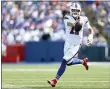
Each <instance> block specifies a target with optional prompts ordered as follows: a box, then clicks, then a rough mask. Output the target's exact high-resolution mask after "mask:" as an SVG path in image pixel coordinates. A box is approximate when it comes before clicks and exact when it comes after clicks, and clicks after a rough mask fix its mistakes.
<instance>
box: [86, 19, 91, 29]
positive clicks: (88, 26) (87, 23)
mask: <svg viewBox="0 0 110 89" xmlns="http://www.w3.org/2000/svg"><path fill="white" fill-rule="evenodd" d="M85 19H86V23H85V25H86V27H87V29H92V27H91V25H90V23H89V20H88V18H87V17H86V18H85Z"/></svg>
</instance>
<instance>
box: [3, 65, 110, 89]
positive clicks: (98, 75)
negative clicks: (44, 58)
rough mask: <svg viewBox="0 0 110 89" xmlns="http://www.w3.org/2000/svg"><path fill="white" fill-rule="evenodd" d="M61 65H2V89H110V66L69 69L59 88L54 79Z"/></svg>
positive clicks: (71, 67)
mask: <svg viewBox="0 0 110 89" xmlns="http://www.w3.org/2000/svg"><path fill="white" fill-rule="evenodd" d="M59 66H60V64H2V89H110V65H102V64H101V65H90V68H89V70H88V71H86V70H85V68H84V67H83V66H82V65H75V66H70V67H67V70H66V72H65V73H64V75H63V76H62V78H61V79H60V80H59V82H58V84H57V86H56V87H55V88H52V87H51V86H50V85H49V84H48V83H47V80H48V79H52V78H54V76H55V75H56V72H57V69H58V68H59Z"/></svg>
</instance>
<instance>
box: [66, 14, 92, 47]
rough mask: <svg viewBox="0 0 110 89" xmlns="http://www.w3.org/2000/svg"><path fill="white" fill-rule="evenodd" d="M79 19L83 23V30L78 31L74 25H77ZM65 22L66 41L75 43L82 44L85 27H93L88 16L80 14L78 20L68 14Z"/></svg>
mask: <svg viewBox="0 0 110 89" xmlns="http://www.w3.org/2000/svg"><path fill="white" fill-rule="evenodd" d="M77 21H78V22H79V23H80V24H81V25H82V27H81V30H80V31H79V32H77V33H76V32H75V30H74V28H73V29H72V27H74V26H75V24H76V22H77ZM64 24H65V29H66V38H65V41H66V42H69V43H72V44H74V45H78V44H81V42H82V38H83V30H84V29H85V27H86V28H87V29H88V28H91V26H90V24H89V21H88V18H87V17H86V16H80V17H79V19H78V20H75V19H74V17H72V16H70V15H66V16H65V17H64Z"/></svg>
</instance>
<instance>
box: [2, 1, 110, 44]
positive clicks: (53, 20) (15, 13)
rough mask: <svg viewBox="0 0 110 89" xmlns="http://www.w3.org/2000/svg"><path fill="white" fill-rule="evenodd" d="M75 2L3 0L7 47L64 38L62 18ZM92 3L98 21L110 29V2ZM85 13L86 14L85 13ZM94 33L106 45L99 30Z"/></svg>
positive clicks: (3, 31) (83, 4) (3, 23)
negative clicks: (7, 0) (100, 37)
mask: <svg viewBox="0 0 110 89" xmlns="http://www.w3.org/2000/svg"><path fill="white" fill-rule="evenodd" d="M71 3H72V2H59V1H44V2H37V1H33V2H32V1H29V2H23V1H16V2H11V1H10V2H5V1H2V14H1V23H2V28H1V29H2V43H3V46H4V44H16V43H20V44H24V43H25V42H28V41H40V40H51V41H56V40H64V39H65V26H64V22H63V19H62V18H63V17H64V15H65V14H66V13H68V12H69V6H70V5H71ZM81 4H82V6H83V7H84V6H87V3H86V2H81ZM88 5H89V6H91V11H92V12H93V13H94V14H95V16H96V18H97V21H98V22H97V23H98V24H100V25H101V26H103V27H104V28H105V29H107V30H108V29H109V30H110V9H109V8H110V3H108V2H95V1H93V2H92V3H91V4H88ZM88 9H89V8H88ZM87 11H89V10H87ZM82 14H86V13H84V12H83V13H82ZM90 22H91V20H90ZM94 29H96V28H94ZM94 36H95V37H96V39H95V41H94V44H96V45H97V44H103V43H104V44H103V45H105V44H106V42H103V41H100V40H99V39H98V37H99V35H98V33H96V34H95V35H94Z"/></svg>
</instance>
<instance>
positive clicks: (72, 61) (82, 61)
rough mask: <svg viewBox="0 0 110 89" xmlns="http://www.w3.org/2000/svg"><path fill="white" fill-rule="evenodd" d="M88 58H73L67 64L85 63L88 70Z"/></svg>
mask: <svg viewBox="0 0 110 89" xmlns="http://www.w3.org/2000/svg"><path fill="white" fill-rule="evenodd" d="M87 62H88V58H84V59H83V60H81V59H78V58H72V59H71V60H69V61H68V62H67V66H71V65H75V64H83V65H84V67H85V68H86V70H88V68H89V66H88V64H87Z"/></svg>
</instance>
